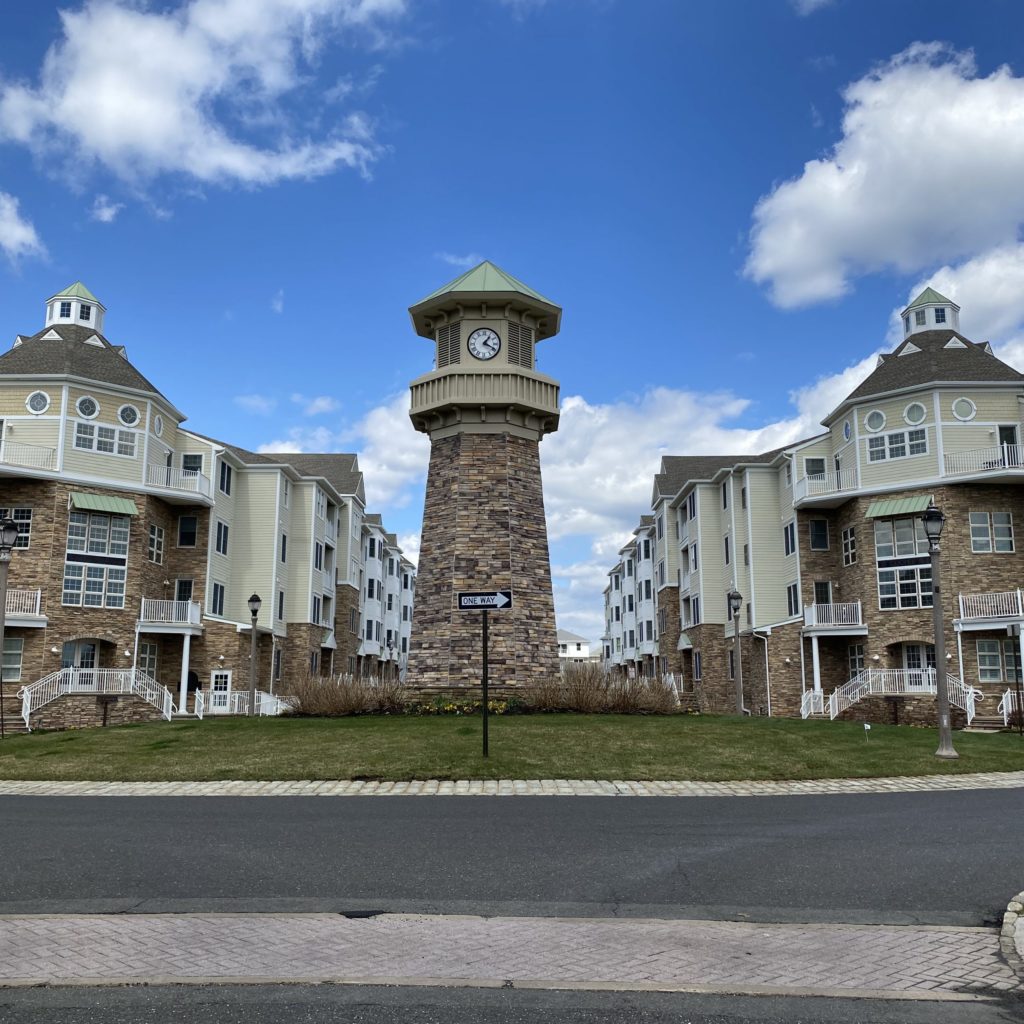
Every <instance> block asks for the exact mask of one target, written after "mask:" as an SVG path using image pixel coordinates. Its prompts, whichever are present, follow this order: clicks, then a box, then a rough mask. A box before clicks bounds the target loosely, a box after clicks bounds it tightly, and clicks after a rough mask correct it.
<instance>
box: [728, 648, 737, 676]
mask: <svg viewBox="0 0 1024 1024" xmlns="http://www.w3.org/2000/svg"><path fill="white" fill-rule="evenodd" d="M726 667H727V671H728V673H729V678H730V679H735V678H736V651H735V650H734V649H733V648H732V647H730V648H729V650H728V651H726Z"/></svg>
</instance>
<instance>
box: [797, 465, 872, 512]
mask: <svg viewBox="0 0 1024 1024" xmlns="http://www.w3.org/2000/svg"><path fill="white" fill-rule="evenodd" d="M856 489H857V474H856V473H855V472H854V471H853V470H852V469H842V470H839V471H838V472H837V473H815V474H814V475H813V476H802V477H800V479H799V480H797V481H796V483H795V484H794V485H793V504H794V505H801V504H805V503H813V504H815V505H829V504H839V502H838V501H836V500H835V499H836V498H837V497H838V496H841V495H846V494H849V493H850V492H851V491H854V490H856Z"/></svg>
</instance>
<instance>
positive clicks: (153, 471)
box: [146, 466, 212, 498]
mask: <svg viewBox="0 0 1024 1024" xmlns="http://www.w3.org/2000/svg"><path fill="white" fill-rule="evenodd" d="M146 483H147V484H149V486H150V487H160V488H163V489H165V490H168V491H175V492H178V493H183V494H199V495H202V497H204V498H209V497H210V494H211V493H212V491H211V488H210V478H209V477H206V476H203V474H202V473H195V472H192V471H191V470H187V469H170V468H169V467H167V466H147V467H146Z"/></svg>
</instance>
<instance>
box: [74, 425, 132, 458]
mask: <svg viewBox="0 0 1024 1024" xmlns="http://www.w3.org/2000/svg"><path fill="white" fill-rule="evenodd" d="M75 447H76V448H80V449H81V450H83V451H93V450H95V451H98V452H102V453H103V454H105V455H113V454H114V452H115V451H116V452H117V454H118V455H126V456H128V457H129V458H134V457H135V431H134V430H119V429H117V428H115V427H103V426H98V425H97V424H95V423H82V422H78V423H76V424H75Z"/></svg>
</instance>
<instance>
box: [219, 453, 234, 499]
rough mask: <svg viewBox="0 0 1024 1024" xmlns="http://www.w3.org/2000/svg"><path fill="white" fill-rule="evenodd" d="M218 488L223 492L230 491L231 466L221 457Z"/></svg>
mask: <svg viewBox="0 0 1024 1024" xmlns="http://www.w3.org/2000/svg"><path fill="white" fill-rule="evenodd" d="M220 489H221V490H222V491H223V492H224V493H225V494H230V493H231V466H229V465H228V463H226V462H225V461H224V460H223V459H221V460H220Z"/></svg>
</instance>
